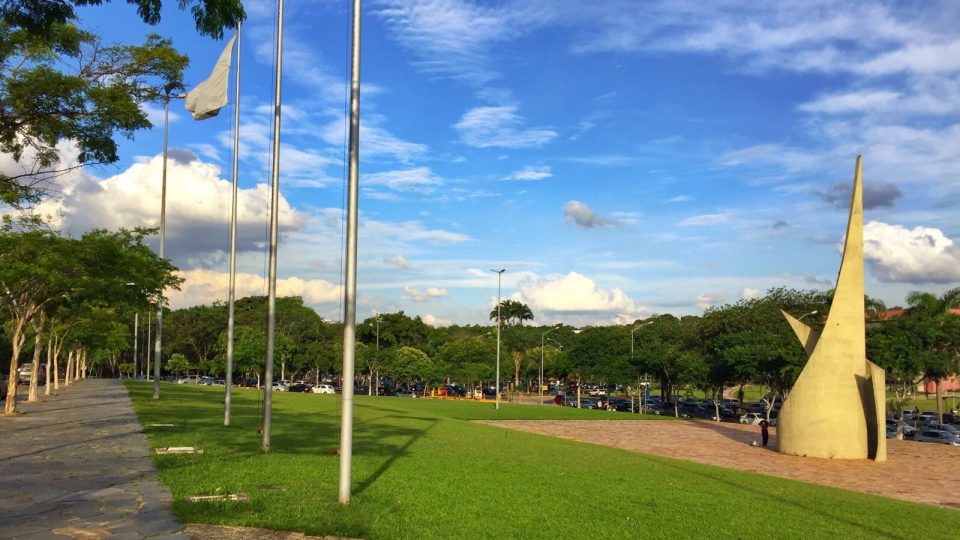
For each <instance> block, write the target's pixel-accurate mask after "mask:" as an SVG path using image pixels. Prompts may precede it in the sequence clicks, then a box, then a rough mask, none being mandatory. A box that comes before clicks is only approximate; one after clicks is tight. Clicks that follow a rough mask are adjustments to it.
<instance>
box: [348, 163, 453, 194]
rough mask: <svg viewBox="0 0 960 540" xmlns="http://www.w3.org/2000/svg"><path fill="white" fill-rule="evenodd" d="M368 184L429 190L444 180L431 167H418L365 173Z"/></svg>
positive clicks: (422, 191)
mask: <svg viewBox="0 0 960 540" xmlns="http://www.w3.org/2000/svg"><path fill="white" fill-rule="evenodd" d="M363 182H364V183H365V184H367V185H374V186H377V185H380V186H387V187H388V188H390V189H392V190H395V191H416V192H421V193H425V192H429V191H432V186H439V185H440V184H442V183H443V180H442V179H441V178H440V177H439V176H437V175H436V174H434V173H433V171H431V170H430V168H429V167H417V168H414V169H405V170H400V171H386V172H378V173H370V174H365V175H363Z"/></svg>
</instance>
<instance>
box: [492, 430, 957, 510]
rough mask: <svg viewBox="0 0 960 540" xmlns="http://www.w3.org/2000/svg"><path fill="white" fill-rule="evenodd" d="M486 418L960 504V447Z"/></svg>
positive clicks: (677, 456) (726, 464) (598, 441)
mask: <svg viewBox="0 0 960 540" xmlns="http://www.w3.org/2000/svg"><path fill="white" fill-rule="evenodd" d="M483 423H485V424H492V425H496V426H502V427H507V428H511V429H517V430H520V431H528V432H531V433H539V434H542V435H552V436H554V437H561V438H564V439H571V440H575V441H581V442H587V443H593V444H599V445H604V446H613V447H616V448H622V449H624V450H633V451H637V452H643V453H645V454H656V455H659V456H666V457H670V458H675V459H683V460H687V461H696V462H699V463H706V464H708V465H716V466H718V467H725V468H728V469H738V470H743V471H753V472H757V473H761V474H767V475H770V476H779V477H782V478H791V479H793V480H800V481H803V482H811V483H814V484H823V485H827V486H834V487H838V488H843V489H849V490H853V491H860V492H864V493H872V494H874V495H882V496H885V497H893V498H895V499H904V500H907V501H914V502H920V503H926V504H933V505H937V506H944V507H949V508H960V490H958V489H957V475H956V472H957V471H960V448H958V447H953V446H948V445H945V444H931V443H921V442H915V441H897V440H890V439H888V440H887V461H885V462H882V463H875V462H872V461H867V460H863V461H859V460H857V461H853V460H831V459H817V458H802V457H797V456H787V455H783V454H780V453H778V452H777V451H776V450H775V449H776V447H777V437H776V429H772V430H771V431H770V447H769V448H763V447H756V448H754V447H751V446H750V443H751V442H753V441H757V443H758V444H759V442H760V428H758V427H757V426H746V425H740V424H728V423H716V422H707V421H692V420H504V421H485V422H483Z"/></svg>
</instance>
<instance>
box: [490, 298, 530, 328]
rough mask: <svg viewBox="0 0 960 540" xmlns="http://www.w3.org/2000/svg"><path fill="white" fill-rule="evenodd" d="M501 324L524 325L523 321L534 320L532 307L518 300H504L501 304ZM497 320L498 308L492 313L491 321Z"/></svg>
mask: <svg viewBox="0 0 960 540" xmlns="http://www.w3.org/2000/svg"><path fill="white" fill-rule="evenodd" d="M499 313H500V324H502V325H504V324H505V325H517V326H519V325H522V324H523V321H532V320H533V310H531V309H530V306H528V305H526V304H524V303H523V302H520V301H518V300H503V301H501V302H500V310H499ZM496 319H497V308H493V310H491V311H490V320H494V321H495V320H496Z"/></svg>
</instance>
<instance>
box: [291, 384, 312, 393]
mask: <svg viewBox="0 0 960 540" xmlns="http://www.w3.org/2000/svg"><path fill="white" fill-rule="evenodd" d="M311 390H313V386H312V385H311V384H309V383H303V382H301V383H294V384H291V385H290V386H289V387H287V392H310V391H311Z"/></svg>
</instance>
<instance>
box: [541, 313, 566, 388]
mask: <svg viewBox="0 0 960 540" xmlns="http://www.w3.org/2000/svg"><path fill="white" fill-rule="evenodd" d="M561 326H563V323H561V324H558V325H556V326H554V327H553V328H551V329H549V330H547V331H546V332H544V333H543V334H540V404H541V405H543V345H544V343H543V341H544V339H546V337H547V334H549V333H550V332H553V331H554V330H556V329H557V328H560V327H561Z"/></svg>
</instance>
